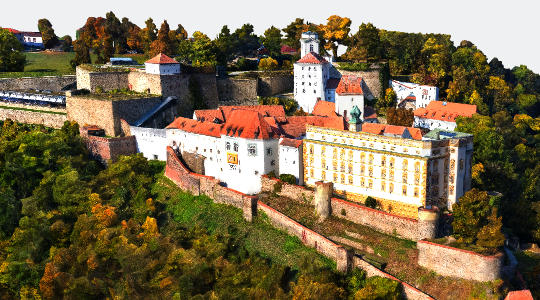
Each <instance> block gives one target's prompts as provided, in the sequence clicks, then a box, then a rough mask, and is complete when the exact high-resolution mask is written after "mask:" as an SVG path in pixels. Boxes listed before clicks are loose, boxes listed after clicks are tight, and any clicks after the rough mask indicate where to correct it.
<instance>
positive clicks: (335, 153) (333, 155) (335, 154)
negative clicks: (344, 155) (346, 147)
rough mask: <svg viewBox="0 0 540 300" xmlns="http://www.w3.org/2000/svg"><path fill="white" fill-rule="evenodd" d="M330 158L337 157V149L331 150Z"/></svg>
mask: <svg viewBox="0 0 540 300" xmlns="http://www.w3.org/2000/svg"><path fill="white" fill-rule="evenodd" d="M332 158H334V159H337V149H336V148H334V151H333V152H332Z"/></svg>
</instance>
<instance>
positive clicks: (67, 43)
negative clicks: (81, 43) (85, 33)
mask: <svg viewBox="0 0 540 300" xmlns="http://www.w3.org/2000/svg"><path fill="white" fill-rule="evenodd" d="M72 47H73V40H72V39H71V36H69V35H64V36H63V37H62V51H64V52H71V48H72Z"/></svg>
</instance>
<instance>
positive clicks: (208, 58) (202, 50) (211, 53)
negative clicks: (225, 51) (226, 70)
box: [191, 31, 217, 67]
mask: <svg viewBox="0 0 540 300" xmlns="http://www.w3.org/2000/svg"><path fill="white" fill-rule="evenodd" d="M191 47H192V48H191V61H192V64H193V65H194V66H197V67H203V66H212V67H214V66H216V63H217V48H216V45H215V44H214V42H213V41H212V40H211V39H210V38H209V37H208V36H207V35H206V34H204V33H202V32H200V31H195V32H194V33H193V43H192V45H191Z"/></svg>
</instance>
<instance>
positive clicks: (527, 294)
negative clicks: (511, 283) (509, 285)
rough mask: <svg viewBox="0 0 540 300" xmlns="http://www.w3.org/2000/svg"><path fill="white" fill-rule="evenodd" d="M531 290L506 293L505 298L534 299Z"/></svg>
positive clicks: (509, 299) (512, 299)
mask: <svg viewBox="0 0 540 300" xmlns="http://www.w3.org/2000/svg"><path fill="white" fill-rule="evenodd" d="M533 299H534V298H533V296H532V294H531V291H529V290H521V291H511V292H509V293H508V295H506V298H504V300H533Z"/></svg>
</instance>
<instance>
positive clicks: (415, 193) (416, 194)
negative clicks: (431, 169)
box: [414, 187, 419, 198]
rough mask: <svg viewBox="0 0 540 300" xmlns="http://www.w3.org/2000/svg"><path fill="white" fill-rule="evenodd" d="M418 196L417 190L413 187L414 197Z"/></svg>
mask: <svg viewBox="0 0 540 300" xmlns="http://www.w3.org/2000/svg"><path fill="white" fill-rule="evenodd" d="M418 195H419V194H418V188H417V187H415V188H414V197H416V198H418Z"/></svg>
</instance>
